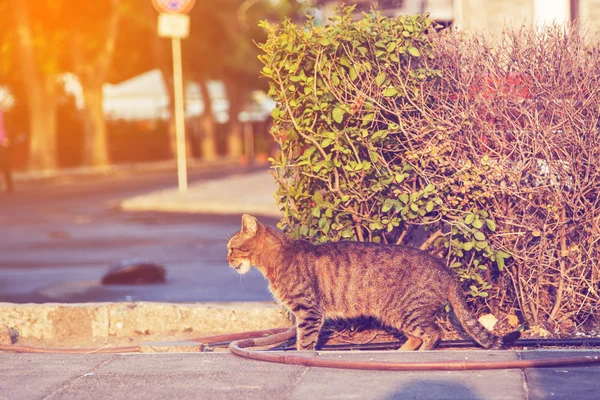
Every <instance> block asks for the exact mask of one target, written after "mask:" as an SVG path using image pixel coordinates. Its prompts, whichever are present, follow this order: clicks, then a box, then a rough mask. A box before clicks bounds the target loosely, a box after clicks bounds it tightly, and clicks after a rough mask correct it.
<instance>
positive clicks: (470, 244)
mask: <svg viewBox="0 0 600 400" xmlns="http://www.w3.org/2000/svg"><path fill="white" fill-rule="evenodd" d="M473 246H475V243H473V242H466V243H465V244H464V245H463V250H466V251H471V250H472V249H473Z"/></svg>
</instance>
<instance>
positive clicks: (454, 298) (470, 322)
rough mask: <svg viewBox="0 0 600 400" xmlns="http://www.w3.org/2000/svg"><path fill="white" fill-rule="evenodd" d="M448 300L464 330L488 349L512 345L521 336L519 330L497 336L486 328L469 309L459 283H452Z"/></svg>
mask: <svg viewBox="0 0 600 400" xmlns="http://www.w3.org/2000/svg"><path fill="white" fill-rule="evenodd" d="M448 300H449V301H450V305H451V306H452V309H453V310H454V314H456V317H457V318H458V320H459V321H460V324H461V325H462V327H463V328H464V330H465V331H466V332H467V333H468V334H469V336H471V337H472V338H473V339H475V341H476V342H477V343H479V344H480V345H481V346H483V347H485V348H486V349H498V348H501V347H503V346H507V345H510V344H511V343H512V342H514V341H515V340H517V339H518V338H519V337H520V336H521V332H519V331H514V332H511V333H509V334H508V335H506V336H496V335H494V334H492V333H491V332H489V331H488V330H487V329H485V327H484V326H483V325H481V323H479V321H477V319H476V318H475V316H474V315H473V314H472V313H471V312H470V311H469V306H468V305H467V301H466V300H465V296H464V294H463V293H462V290H461V288H460V286H459V285H458V284H455V283H453V284H451V285H450V290H449V293H448Z"/></svg>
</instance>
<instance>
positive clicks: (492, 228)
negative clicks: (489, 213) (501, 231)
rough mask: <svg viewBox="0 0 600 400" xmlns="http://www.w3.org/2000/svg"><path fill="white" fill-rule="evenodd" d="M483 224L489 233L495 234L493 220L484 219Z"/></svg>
mask: <svg viewBox="0 0 600 400" xmlns="http://www.w3.org/2000/svg"><path fill="white" fill-rule="evenodd" d="M485 223H486V225H487V227H488V229H489V230H490V231H492V232H496V223H495V222H494V221H493V220H491V219H486V220H485Z"/></svg>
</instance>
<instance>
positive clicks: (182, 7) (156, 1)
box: [152, 0, 196, 14]
mask: <svg viewBox="0 0 600 400" xmlns="http://www.w3.org/2000/svg"><path fill="white" fill-rule="evenodd" d="M195 3H196V0H152V5H153V6H154V8H156V11H158V12H159V13H161V14H187V13H188V12H189V11H190V10H191V9H192V7H194V4H195Z"/></svg>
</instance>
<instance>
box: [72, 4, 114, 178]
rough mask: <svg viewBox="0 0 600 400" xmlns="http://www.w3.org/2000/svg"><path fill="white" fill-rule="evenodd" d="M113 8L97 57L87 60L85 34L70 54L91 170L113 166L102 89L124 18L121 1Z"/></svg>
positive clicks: (85, 158)
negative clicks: (80, 98)
mask: <svg viewBox="0 0 600 400" xmlns="http://www.w3.org/2000/svg"><path fill="white" fill-rule="evenodd" d="M111 7H112V12H111V14H110V17H109V19H108V21H107V22H106V24H107V25H106V36H105V41H104V43H103V45H102V46H101V47H100V48H99V49H98V50H97V52H96V54H95V57H93V58H92V59H91V60H89V59H87V57H86V55H85V52H84V51H83V48H84V46H85V45H86V41H85V38H84V36H83V35H84V34H83V33H80V34H79V35H76V36H74V37H73V41H72V43H73V46H72V48H71V51H72V56H73V59H74V64H75V65H74V67H75V71H76V73H77V76H78V77H79V80H80V82H81V87H82V90H83V100H84V104H85V107H84V109H83V114H84V117H83V118H84V124H83V126H84V135H85V138H84V148H83V151H84V154H83V161H84V164H85V165H88V166H103V165H108V164H110V154H109V151H108V138H107V130H106V121H105V118H104V108H103V98H104V96H103V92H102V86H103V85H104V82H105V78H106V74H107V73H108V69H109V67H110V64H111V61H112V56H113V54H114V50H115V42H116V40H117V33H118V26H119V18H120V15H121V10H120V6H119V2H118V0H111ZM90 58H91V57H90Z"/></svg>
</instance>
